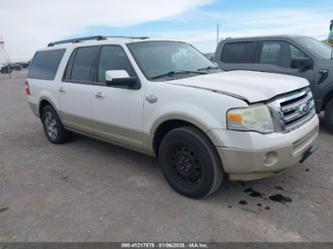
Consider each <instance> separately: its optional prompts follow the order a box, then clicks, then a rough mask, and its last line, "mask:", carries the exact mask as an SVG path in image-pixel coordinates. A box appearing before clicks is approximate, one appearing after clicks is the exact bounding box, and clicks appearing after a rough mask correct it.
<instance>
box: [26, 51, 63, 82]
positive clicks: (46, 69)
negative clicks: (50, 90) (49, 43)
mask: <svg viewBox="0 0 333 249" xmlns="http://www.w3.org/2000/svg"><path fill="white" fill-rule="evenodd" d="M64 53H65V49H55V50H47V51H39V52H37V53H36V54H35V56H34V58H33V60H32V63H31V66H30V69H29V74H28V78H30V79H40V80H53V79H54V77H55V75H56V73H57V71H58V67H59V64H60V61H61V59H62V57H63V55H64Z"/></svg>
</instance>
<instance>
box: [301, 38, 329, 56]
mask: <svg viewBox="0 0 333 249" xmlns="http://www.w3.org/2000/svg"><path fill="white" fill-rule="evenodd" d="M299 43H300V44H301V45H302V46H303V47H305V48H307V49H308V50H310V52H311V53H313V54H314V55H316V56H319V57H322V58H324V59H330V58H331V48H330V47H329V46H327V45H326V44H324V43H323V42H320V41H318V40H316V39H313V38H300V39H299Z"/></svg>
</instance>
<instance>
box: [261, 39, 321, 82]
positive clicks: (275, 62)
mask: <svg viewBox="0 0 333 249" xmlns="http://www.w3.org/2000/svg"><path fill="white" fill-rule="evenodd" d="M259 51H260V52H259V56H258V64H257V70H258V71H262V72H272V73H281V74H288V75H294V76H299V77H302V78H305V79H307V80H308V81H309V82H310V83H314V82H315V73H314V72H315V71H314V60H313V58H311V57H310V55H308V54H306V53H305V52H304V51H303V50H301V49H300V48H298V47H296V45H293V44H291V43H290V42H288V41H282V40H281V41H262V42H260V45H259ZM297 59H309V60H310V61H312V64H313V66H312V67H310V68H309V69H307V70H304V71H302V70H300V69H298V68H294V66H293V61H294V60H297Z"/></svg>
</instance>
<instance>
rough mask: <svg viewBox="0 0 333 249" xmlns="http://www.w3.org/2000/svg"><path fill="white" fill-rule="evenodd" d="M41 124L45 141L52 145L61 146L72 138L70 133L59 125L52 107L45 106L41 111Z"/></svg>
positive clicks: (59, 121) (59, 122)
mask: <svg viewBox="0 0 333 249" xmlns="http://www.w3.org/2000/svg"><path fill="white" fill-rule="evenodd" d="M42 123H43V127H44V132H45V135H46V137H47V139H48V140H49V141H50V142H51V143H53V144H62V143H65V142H67V141H69V140H70V139H71V138H72V133H71V132H70V131H68V130H66V129H65V128H64V126H63V124H62V123H61V120H60V118H59V116H58V114H57V112H56V111H55V110H54V109H53V107H52V106H49V105H46V106H44V108H43V110H42Z"/></svg>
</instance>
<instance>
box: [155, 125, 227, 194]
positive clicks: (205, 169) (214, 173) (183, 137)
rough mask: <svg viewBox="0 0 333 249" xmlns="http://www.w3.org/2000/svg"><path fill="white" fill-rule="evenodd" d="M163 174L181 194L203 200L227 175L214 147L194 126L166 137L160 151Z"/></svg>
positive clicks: (178, 130)
mask: <svg viewBox="0 0 333 249" xmlns="http://www.w3.org/2000/svg"><path fill="white" fill-rule="evenodd" d="M159 160H160V164H161V167H162V172H163V174H164V176H165V178H166V180H167V181H168V183H169V184H170V185H171V187H173V188H174V189H175V190H176V191H177V192H178V193H180V194H182V195H185V196H187V197H190V198H194V199H200V198H204V197H207V196H209V195H211V194H212V193H214V192H215V191H216V190H217V189H218V188H219V187H220V185H221V183H222V180H223V176H224V171H223V166H222V163H221V160H220V158H219V156H218V154H217V152H216V149H215V147H214V145H213V144H212V143H211V141H210V140H209V139H208V138H207V137H206V135H205V134H203V133H202V132H201V131H200V130H198V129H196V128H195V127H191V126H184V127H180V128H176V129H174V130H171V131H170V132H169V133H167V134H166V135H165V136H164V138H163V140H162V142H161V144H160V148H159Z"/></svg>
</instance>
